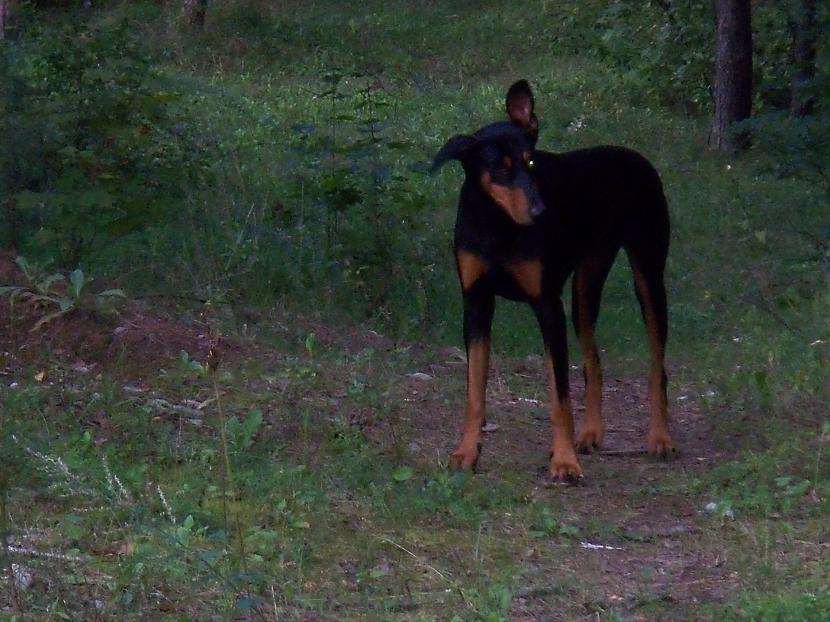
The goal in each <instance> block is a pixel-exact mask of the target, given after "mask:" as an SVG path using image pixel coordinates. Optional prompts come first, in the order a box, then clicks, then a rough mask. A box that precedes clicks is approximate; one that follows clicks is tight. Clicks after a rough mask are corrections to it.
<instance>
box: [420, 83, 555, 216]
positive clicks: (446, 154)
mask: <svg viewBox="0 0 830 622" xmlns="http://www.w3.org/2000/svg"><path fill="white" fill-rule="evenodd" d="M507 112H508V115H509V116H510V119H511V121H509V122H508V121H502V122H499V123H493V124H491V125H487V126H485V127H483V128H481V129H480V130H478V131H477V132H476V133H475V134H472V135H466V134H460V135H458V136H453V137H452V138H450V139H449V140H448V141H447V143H446V144H445V145H444V146H443V147H442V148H441V150H440V151H439V152H438V153H437V154H436V156H435V159H434V160H433V164H432V171H433V172H434V171H436V170H438V169H439V168H440V167H441V166H442V165H443V164H444V163H445V162H447V161H448V160H458V161H460V162H461V164H462V165H463V167H464V172H465V174H466V176H467V179H468V180H470V181H472V182H474V183H477V184H478V185H479V186H480V187H481V189H482V190H483V191H484V193H485V194H486V195H487V196H488V197H489V198H490V199H491V200H492V202H493V203H494V204H496V205H497V206H498V207H500V208H501V209H502V210H503V211H504V212H505V213H506V214H507V215H508V216H509V217H510V219H511V220H513V222H515V223H516V224H519V225H530V224H533V220H534V218H536V217H537V216H539V215H540V214H541V213H542V212H543V211H544V209H545V205H544V203H543V202H542V198H541V197H540V196H539V191H538V190H537V189H536V186H535V184H534V183H533V179H532V176H531V172H530V171H531V168H532V167H533V149H534V147H535V146H536V137H537V136H538V133H539V123H538V120H537V119H536V115H535V114H533V94H532V92H531V91H530V87H529V86H528V84H527V82H526V81H524V80H520V81H519V82H516V83H515V84H514V85H513V86H511V87H510V90H509V91H508V92H507Z"/></svg>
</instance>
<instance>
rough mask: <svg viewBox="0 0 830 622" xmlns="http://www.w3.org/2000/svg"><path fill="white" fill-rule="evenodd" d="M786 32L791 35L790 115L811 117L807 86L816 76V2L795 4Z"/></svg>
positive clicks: (811, 102) (802, 0)
mask: <svg viewBox="0 0 830 622" xmlns="http://www.w3.org/2000/svg"><path fill="white" fill-rule="evenodd" d="M790 28H791V30H792V34H793V67H794V70H795V71H794V73H793V81H792V84H791V86H790V114H791V115H792V116H794V117H803V116H807V115H811V114H813V108H814V106H815V99H814V97H813V96H812V94H811V93H810V85H811V84H812V82H813V78H815V76H816V42H817V40H818V25H817V23H816V0H796V2H795V6H794V7H793V15H792V21H791V23H790Z"/></svg>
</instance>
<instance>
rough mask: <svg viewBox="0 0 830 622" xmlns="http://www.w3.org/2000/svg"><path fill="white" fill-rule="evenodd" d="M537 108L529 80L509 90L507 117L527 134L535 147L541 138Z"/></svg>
mask: <svg viewBox="0 0 830 622" xmlns="http://www.w3.org/2000/svg"><path fill="white" fill-rule="evenodd" d="M535 106H536V101H535V100H534V99H533V91H531V90H530V85H529V84H528V83H527V80H518V81H517V82H514V83H513V85H512V86H511V87H510V88H509V89H508V90H507V97H506V98H505V107H506V108H507V116H509V117H510V120H511V121H512V122H513V123H514V124H515V125H518V126H519V127H521V128H522V129H524V130H525V131H526V132H527V134H528V136H529V137H530V139H531V141H532V143H533V145H534V146H535V145H536V139H537V138H538V137H539V119H538V118H537V117H536V115H535V114H534V112H533V109H534V107H535Z"/></svg>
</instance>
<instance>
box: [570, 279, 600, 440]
mask: <svg viewBox="0 0 830 622" xmlns="http://www.w3.org/2000/svg"><path fill="white" fill-rule="evenodd" d="M574 279H575V281H574V284H575V287H574V296H576V313H577V314H578V315H579V317H578V324H579V347H580V349H581V350H582V359H583V363H582V365H583V372H584V374H585V423H584V425H583V427H582V431H581V432H580V434H579V438H578V440H577V442H576V446H577V449H579V451H581V452H583V453H587V452H590V451H592V450H593V449H594V448H599V447H601V446H602V442H603V440H604V438H605V425H604V424H603V423H602V368H601V367H600V364H599V353H598V352H597V345H596V341H595V339H594V322H593V318H592V317H591V309H590V306H589V305H590V302H589V299H588V296H589V293H588V287H589V284H586V282H585V280H586V279H590V275H589V274H588V272H587V271H586V270H582V269H581V268H578V273H577V275H575V276H574Z"/></svg>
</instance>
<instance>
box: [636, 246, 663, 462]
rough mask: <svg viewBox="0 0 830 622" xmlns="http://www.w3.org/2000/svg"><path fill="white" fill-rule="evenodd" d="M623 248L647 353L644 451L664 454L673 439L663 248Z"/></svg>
mask: <svg viewBox="0 0 830 622" xmlns="http://www.w3.org/2000/svg"><path fill="white" fill-rule="evenodd" d="M627 250H628V257H629V260H630V262H631V269H632V272H633V274H634V285H635V290H636V293H637V300H638V301H639V302H640V310H641V311H642V314H643V320H644V322H645V325H646V332H647V333H648V344H649V351H650V354H651V365H650V368H649V376H648V401H649V417H650V426H649V432H648V438H647V444H648V450H649V452H650V453H652V454H655V455H658V456H665V455H667V454H669V453H671V452H673V451H674V442H673V441H672V438H671V435H670V434H669V421H668V399H667V397H666V384H667V382H668V378H667V376H666V369H665V355H666V340H667V338H668V308H667V303H666V286H665V283H664V281H663V274H664V266H665V261H666V254H665V252H663V249H660V248H654V247H652V248H650V249H648V250H647V251H645V252H637V250H636V249H627Z"/></svg>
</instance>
